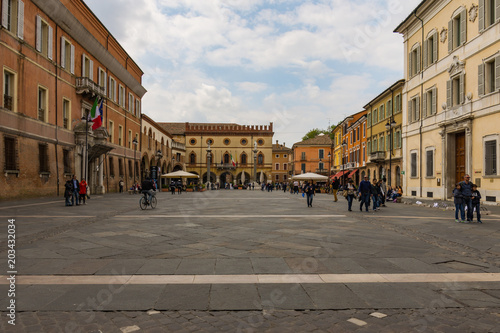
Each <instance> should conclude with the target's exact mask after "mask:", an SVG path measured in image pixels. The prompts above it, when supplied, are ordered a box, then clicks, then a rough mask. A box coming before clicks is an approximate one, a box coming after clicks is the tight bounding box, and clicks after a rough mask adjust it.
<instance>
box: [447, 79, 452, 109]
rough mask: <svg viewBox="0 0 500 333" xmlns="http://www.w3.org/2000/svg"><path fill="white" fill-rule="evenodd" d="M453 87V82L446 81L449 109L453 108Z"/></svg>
mask: <svg viewBox="0 0 500 333" xmlns="http://www.w3.org/2000/svg"><path fill="white" fill-rule="evenodd" d="M452 86H453V84H452V81H451V80H448V81H446V106H447V107H448V109H449V108H451V107H452V106H453V99H452V97H453V96H452V89H451V88H452Z"/></svg>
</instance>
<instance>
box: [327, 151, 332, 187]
mask: <svg viewBox="0 0 500 333" xmlns="http://www.w3.org/2000/svg"><path fill="white" fill-rule="evenodd" d="M331 176H332V152H331V147H330V152H329V153H328V192H327V193H329V191H330V183H331V179H330V177H331Z"/></svg>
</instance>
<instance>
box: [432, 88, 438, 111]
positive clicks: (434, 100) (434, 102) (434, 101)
mask: <svg viewBox="0 0 500 333" xmlns="http://www.w3.org/2000/svg"><path fill="white" fill-rule="evenodd" d="M436 113H437V88H436V87H434V88H432V110H431V114H436Z"/></svg>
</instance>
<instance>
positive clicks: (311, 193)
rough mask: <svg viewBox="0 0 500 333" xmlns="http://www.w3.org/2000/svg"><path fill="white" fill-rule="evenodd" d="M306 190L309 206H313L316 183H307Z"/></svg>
mask: <svg viewBox="0 0 500 333" xmlns="http://www.w3.org/2000/svg"><path fill="white" fill-rule="evenodd" d="M304 191H305V193H306V195H307V207H312V206H313V196H314V195H315V194H314V185H313V182H312V181H311V182H310V183H306V184H305V186H304Z"/></svg>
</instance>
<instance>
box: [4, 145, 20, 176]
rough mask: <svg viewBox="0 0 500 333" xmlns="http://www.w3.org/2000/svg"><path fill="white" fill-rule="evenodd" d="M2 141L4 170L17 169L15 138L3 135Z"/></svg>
mask: <svg viewBox="0 0 500 333" xmlns="http://www.w3.org/2000/svg"><path fill="white" fill-rule="evenodd" d="M3 141H4V160H5V165H4V171H15V170H19V165H18V151H17V140H16V139H15V138H12V137H8V136H5V137H4V138H3Z"/></svg>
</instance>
